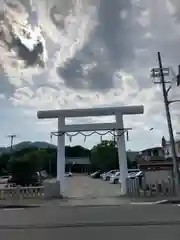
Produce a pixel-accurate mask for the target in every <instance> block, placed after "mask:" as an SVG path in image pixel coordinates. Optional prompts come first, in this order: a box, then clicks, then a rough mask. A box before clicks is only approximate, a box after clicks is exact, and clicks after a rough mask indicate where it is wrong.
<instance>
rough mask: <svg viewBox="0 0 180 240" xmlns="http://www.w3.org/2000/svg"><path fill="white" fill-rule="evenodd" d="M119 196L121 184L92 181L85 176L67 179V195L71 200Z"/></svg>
mask: <svg viewBox="0 0 180 240" xmlns="http://www.w3.org/2000/svg"><path fill="white" fill-rule="evenodd" d="M119 194H120V187H119V184H110V183H109V182H107V181H103V180H101V179H92V178H91V177H90V176H85V175H74V176H72V177H66V181H65V195H66V196H68V197H70V198H102V197H107V198H108V197H115V196H118V195H119Z"/></svg>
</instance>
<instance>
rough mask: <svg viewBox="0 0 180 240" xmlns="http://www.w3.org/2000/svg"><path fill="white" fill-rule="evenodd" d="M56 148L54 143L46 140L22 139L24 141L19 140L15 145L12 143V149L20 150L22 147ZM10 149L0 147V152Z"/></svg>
mask: <svg viewBox="0 0 180 240" xmlns="http://www.w3.org/2000/svg"><path fill="white" fill-rule="evenodd" d="M34 147H36V148H44V149H45V148H56V146H55V145H53V144H50V143H48V142H30V141H24V142H20V143H17V144H15V145H13V150H15V151H16V150H21V149H23V148H34ZM9 151H10V147H1V148H0V154H2V153H5V152H7V153H8V152H9Z"/></svg>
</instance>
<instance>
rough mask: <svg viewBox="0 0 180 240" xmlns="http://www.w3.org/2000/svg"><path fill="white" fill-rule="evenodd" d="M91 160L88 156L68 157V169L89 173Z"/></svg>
mask: <svg viewBox="0 0 180 240" xmlns="http://www.w3.org/2000/svg"><path fill="white" fill-rule="evenodd" d="M90 169H91V162H90V159H89V158H88V157H66V171H69V172H77V173H88V172H90Z"/></svg>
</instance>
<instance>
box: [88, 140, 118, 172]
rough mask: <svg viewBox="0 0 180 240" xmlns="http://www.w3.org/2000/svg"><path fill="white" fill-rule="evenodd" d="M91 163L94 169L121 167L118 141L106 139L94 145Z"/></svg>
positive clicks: (104, 169)
mask: <svg viewBox="0 0 180 240" xmlns="http://www.w3.org/2000/svg"><path fill="white" fill-rule="evenodd" d="M91 164H92V167H93V169H100V170H102V171H108V170H110V169H116V168H119V164H118V152H117V147H116V143H115V142H114V141H108V140H104V141H102V142H101V143H99V144H97V145H96V146H94V147H93V148H92V150H91Z"/></svg>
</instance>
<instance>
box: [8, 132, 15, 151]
mask: <svg viewBox="0 0 180 240" xmlns="http://www.w3.org/2000/svg"><path fill="white" fill-rule="evenodd" d="M8 137H9V138H10V139H11V143H10V148H11V151H12V148H13V142H14V139H15V138H16V137H17V136H16V135H15V134H12V135H8Z"/></svg>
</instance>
